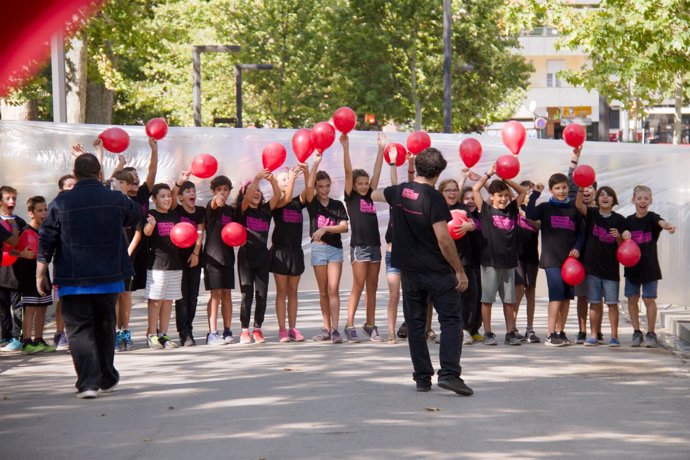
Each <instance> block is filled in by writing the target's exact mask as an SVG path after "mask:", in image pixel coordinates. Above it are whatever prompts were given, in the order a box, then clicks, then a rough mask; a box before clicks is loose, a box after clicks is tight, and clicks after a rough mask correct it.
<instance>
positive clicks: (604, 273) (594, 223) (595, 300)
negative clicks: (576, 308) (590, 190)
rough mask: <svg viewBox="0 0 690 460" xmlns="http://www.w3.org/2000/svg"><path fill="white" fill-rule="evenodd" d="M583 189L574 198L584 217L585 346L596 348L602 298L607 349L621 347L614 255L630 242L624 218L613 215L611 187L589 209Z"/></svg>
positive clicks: (617, 271)
mask: <svg viewBox="0 0 690 460" xmlns="http://www.w3.org/2000/svg"><path fill="white" fill-rule="evenodd" d="M583 192H584V188H582V187H580V189H579V190H578V192H577V197H576V198H575V207H576V208H577V210H578V211H579V212H580V214H582V215H583V216H585V219H586V222H587V224H586V225H587V227H586V230H585V238H586V240H585V250H584V257H583V264H584V267H585V272H587V298H588V300H589V305H590V306H589V319H590V328H591V330H592V336H591V337H590V338H588V339H587V340H586V341H585V343H584V345H585V346H596V345H597V344H598V337H597V334H598V333H599V332H600V330H599V327H598V324H599V317H600V316H602V315H603V303H602V298H603V299H604V301H605V302H606V304H607V305H608V307H609V322H610V323H611V341H610V342H609V347H620V340H618V316H619V314H618V313H619V312H618V291H619V288H620V267H619V265H618V258H617V257H616V251H617V249H618V245H619V244H620V243H621V241H623V240H624V239H627V238H630V232H628V231H627V223H626V221H625V218H624V217H623V216H621V215H620V214H618V213H617V212H614V211H613V207H614V206H616V205H617V204H618V197H617V196H616V192H615V191H614V190H613V189H612V188H611V187H607V186H604V187H601V188H600V189H599V190H597V193H596V195H595V197H594V200H595V201H596V203H597V206H598V208H588V207H587V206H585V204H584V202H583V199H582V198H583V197H582V195H583Z"/></svg>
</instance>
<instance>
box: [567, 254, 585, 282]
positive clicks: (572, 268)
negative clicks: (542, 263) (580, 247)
mask: <svg viewBox="0 0 690 460" xmlns="http://www.w3.org/2000/svg"><path fill="white" fill-rule="evenodd" d="M585 276H587V274H586V273H585V267H583V266H582V264H581V263H580V261H579V260H577V259H576V258H575V257H568V258H567V259H565V262H563V266H562V267H561V277H562V278H563V281H565V282H566V283H568V284H569V285H571V286H577V285H578V284H580V283H582V282H583V281H584V280H585Z"/></svg>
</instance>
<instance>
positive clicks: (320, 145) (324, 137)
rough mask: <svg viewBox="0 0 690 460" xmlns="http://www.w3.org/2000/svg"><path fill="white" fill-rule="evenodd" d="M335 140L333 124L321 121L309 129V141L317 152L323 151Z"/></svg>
mask: <svg viewBox="0 0 690 460" xmlns="http://www.w3.org/2000/svg"><path fill="white" fill-rule="evenodd" d="M333 141H335V129H334V128H333V125H331V124H330V123H328V122H325V121H322V122H319V123H317V124H316V125H314V127H313V128H312V129H311V143H312V144H313V145H314V147H315V148H316V150H318V151H319V153H323V152H324V150H326V149H327V148H328V147H330V146H331V145H333Z"/></svg>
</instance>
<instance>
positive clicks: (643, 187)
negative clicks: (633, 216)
mask: <svg viewBox="0 0 690 460" xmlns="http://www.w3.org/2000/svg"><path fill="white" fill-rule="evenodd" d="M644 192H647V193H649V196H650V197H651V196H652V189H651V188H649V187H647V186H646V185H636V186H635V188H634V189H633V198H635V197H636V196H637V194H638V193H644Z"/></svg>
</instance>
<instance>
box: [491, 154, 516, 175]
mask: <svg viewBox="0 0 690 460" xmlns="http://www.w3.org/2000/svg"><path fill="white" fill-rule="evenodd" d="M519 173H520V161H519V160H518V158H517V157H516V156H515V155H501V156H500V157H498V159H497V160H496V174H498V177H500V178H501V179H512V178H514V177H515V176H517V175H518V174H519Z"/></svg>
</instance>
